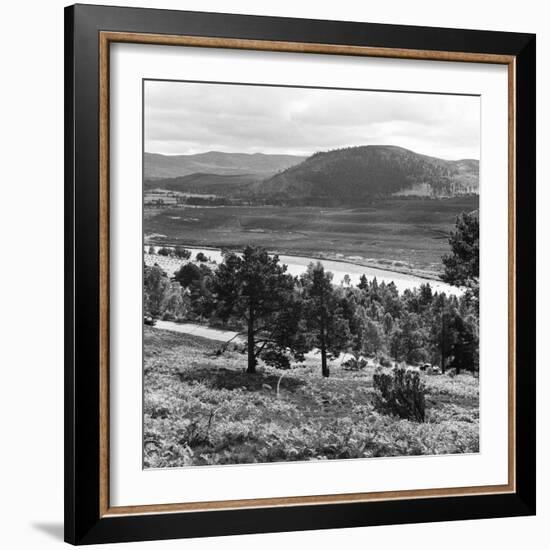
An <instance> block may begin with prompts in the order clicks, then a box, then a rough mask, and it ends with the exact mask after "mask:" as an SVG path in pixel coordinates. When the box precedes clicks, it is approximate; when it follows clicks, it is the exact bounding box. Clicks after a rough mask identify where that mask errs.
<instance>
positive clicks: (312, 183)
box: [254, 145, 479, 204]
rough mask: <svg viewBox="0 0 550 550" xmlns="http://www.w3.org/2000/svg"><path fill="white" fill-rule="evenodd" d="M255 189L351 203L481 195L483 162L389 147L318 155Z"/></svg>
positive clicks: (262, 193) (283, 197) (273, 195)
mask: <svg viewBox="0 0 550 550" xmlns="http://www.w3.org/2000/svg"><path fill="white" fill-rule="evenodd" d="M254 190H255V194H256V195H257V196H261V197H266V198H268V197H269V198H274V199H280V200H290V201H310V200H312V201H324V202H329V203H348V204H349V203H353V202H356V201H362V200H372V199H376V198H385V197H389V196H398V195H403V196H408V195H409V196H425V197H438V198H439V197H452V196H457V195H464V194H471V193H474V194H477V193H478V190H479V161H477V160H471V159H466V160H456V161H450V160H443V159H439V158H435V157H429V156H426V155H420V154H418V153H415V152H413V151H410V150H408V149H404V148H402V147H395V146H390V145H366V146H361V147H349V148H345V149H335V150H332V151H327V152H322V153H315V154H314V155H312V156H311V157H308V158H307V159H306V160H304V161H303V162H301V163H300V164H297V165H295V166H291V167H289V168H287V169H286V170H284V171H283V172H281V173H279V174H276V175H274V176H272V177H270V178H267V179H265V180H264V181H262V182H259V183H257V184H256V185H255V187H254Z"/></svg>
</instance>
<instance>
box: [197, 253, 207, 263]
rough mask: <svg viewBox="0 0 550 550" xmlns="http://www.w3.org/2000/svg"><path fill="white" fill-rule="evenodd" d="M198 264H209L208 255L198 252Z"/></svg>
mask: <svg viewBox="0 0 550 550" xmlns="http://www.w3.org/2000/svg"><path fill="white" fill-rule="evenodd" d="M196 258H197V262H207V261H208V258H207V257H206V254H204V253H203V252H197V256H196Z"/></svg>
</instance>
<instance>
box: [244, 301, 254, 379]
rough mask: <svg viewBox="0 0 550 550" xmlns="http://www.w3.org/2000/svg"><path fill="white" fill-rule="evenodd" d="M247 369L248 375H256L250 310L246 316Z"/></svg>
mask: <svg viewBox="0 0 550 550" xmlns="http://www.w3.org/2000/svg"><path fill="white" fill-rule="evenodd" d="M247 348H248V368H247V369H246V372H247V373H248V374H255V373H256V356H255V354H254V348H255V342H254V316H253V314H252V308H251V309H250V311H249V316H248V345H247Z"/></svg>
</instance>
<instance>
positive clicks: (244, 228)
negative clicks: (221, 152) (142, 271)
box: [144, 196, 478, 272]
mask: <svg viewBox="0 0 550 550" xmlns="http://www.w3.org/2000/svg"><path fill="white" fill-rule="evenodd" d="M477 208H478V198H477V197H474V196H468V197H457V198H452V199H441V200H420V199H414V200H385V201H379V202H376V203H375V204H372V205H371V206H365V207H360V208H344V207H333V208H329V207H326V208H325V207H313V206H312V207H299V206H295V207H281V206H220V207H202V206H184V207H179V208H164V209H154V210H146V211H145V220H144V233H145V237H146V239H147V237H148V236H149V235H156V236H155V237H153V238H151V239H150V241H151V242H154V243H157V244H164V243H169V244H183V245H189V246H191V245H194V246H211V247H231V248H243V247H244V246H245V245H247V244H251V245H259V246H264V247H266V248H267V249H268V250H272V251H277V252H280V253H283V254H284V253H288V254H296V255H304V256H318V255H325V257H336V255H338V254H339V255H341V256H340V258H341V259H346V258H349V259H354V258H355V259H358V258H360V259H364V260H369V259H370V260H378V261H380V260H383V261H384V260H396V259H399V260H401V261H403V262H405V263H407V264H410V265H411V266H412V267H414V268H418V269H423V270H430V271H435V272H438V271H440V269H441V256H442V255H443V254H446V253H448V252H449V246H448V241H447V240H448V235H449V231H450V230H451V229H452V227H453V225H454V222H455V218H456V216H457V215H458V214H459V213H460V212H462V211H467V212H470V211H473V210H476V209H477ZM159 235H161V236H162V237H159Z"/></svg>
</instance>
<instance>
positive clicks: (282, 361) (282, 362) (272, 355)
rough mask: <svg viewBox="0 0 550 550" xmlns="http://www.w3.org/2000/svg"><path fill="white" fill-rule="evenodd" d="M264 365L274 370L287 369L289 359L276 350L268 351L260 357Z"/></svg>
mask: <svg viewBox="0 0 550 550" xmlns="http://www.w3.org/2000/svg"><path fill="white" fill-rule="evenodd" d="M261 357H262V359H263V361H264V363H265V364H266V365H269V366H270V367H275V368H276V369H289V368H290V359H289V358H288V356H286V355H285V354H284V353H282V352H281V351H278V350H274V349H270V350H267V351H264V352H263V353H262V355H261Z"/></svg>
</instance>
